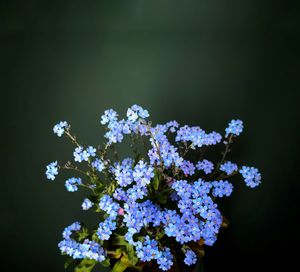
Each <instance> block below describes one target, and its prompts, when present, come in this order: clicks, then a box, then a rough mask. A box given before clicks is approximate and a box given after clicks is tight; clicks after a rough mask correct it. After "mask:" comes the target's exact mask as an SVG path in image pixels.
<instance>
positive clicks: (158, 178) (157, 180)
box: [152, 171, 160, 191]
mask: <svg viewBox="0 0 300 272" xmlns="http://www.w3.org/2000/svg"><path fill="white" fill-rule="evenodd" d="M159 180H160V174H159V172H158V171H155V176H154V179H153V182H152V184H153V188H154V190H155V191H157V190H158V187H159Z"/></svg>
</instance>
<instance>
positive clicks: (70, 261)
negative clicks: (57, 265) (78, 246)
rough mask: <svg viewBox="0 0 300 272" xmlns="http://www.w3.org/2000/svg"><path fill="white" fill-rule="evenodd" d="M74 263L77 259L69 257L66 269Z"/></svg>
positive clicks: (65, 265)
mask: <svg viewBox="0 0 300 272" xmlns="http://www.w3.org/2000/svg"><path fill="white" fill-rule="evenodd" d="M72 263H75V260H74V259H73V258H68V259H67V260H66V261H65V264H64V269H67V268H68V267H69V266H70V265H71V264H72Z"/></svg>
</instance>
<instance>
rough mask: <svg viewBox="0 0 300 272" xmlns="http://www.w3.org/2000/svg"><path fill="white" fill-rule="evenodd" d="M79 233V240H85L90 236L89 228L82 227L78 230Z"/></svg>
mask: <svg viewBox="0 0 300 272" xmlns="http://www.w3.org/2000/svg"><path fill="white" fill-rule="evenodd" d="M77 235H78V241H80V242H81V241H83V240H84V239H86V238H87V237H88V236H89V231H88V229H87V228H81V230H80V231H78V232H77Z"/></svg>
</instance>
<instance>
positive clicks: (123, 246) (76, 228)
mask: <svg viewBox="0 0 300 272" xmlns="http://www.w3.org/2000/svg"><path fill="white" fill-rule="evenodd" d="M148 117H149V113H148V111H147V110H145V109H143V108H142V107H140V106H137V105H133V106H132V107H131V108H129V109H128V111H127V118H126V119H121V120H119V119H118V114H117V112H115V111H114V110H112V109H110V110H106V111H105V112H104V114H103V115H102V117H101V124H103V125H105V126H106V129H107V132H106V133H105V136H104V137H105V138H106V139H107V141H106V143H105V144H104V145H103V147H102V146H99V147H98V148H95V147H92V146H84V145H82V144H80V143H79V142H78V140H77V138H76V137H75V136H74V135H73V134H72V132H71V126H70V125H69V124H68V123H67V122H60V123H58V124H57V125H55V126H54V128H53V131H54V133H55V134H57V136H59V137H61V136H63V135H65V136H67V137H68V138H69V139H70V140H71V141H72V142H73V143H74V144H75V145H76V148H75V150H74V153H73V155H74V162H70V161H69V162H67V163H65V164H58V162H57V161H55V162H52V163H50V164H49V165H48V166H47V170H46V176H47V178H48V179H49V180H52V181H53V180H54V179H55V177H56V175H57V174H58V172H59V171H60V170H63V169H68V170H74V171H75V172H76V173H77V174H78V176H76V177H71V178H69V179H68V180H66V182H65V186H66V189H67V190H68V191H69V192H75V191H77V190H78V188H79V187H83V188H85V189H88V190H89V191H90V194H89V195H88V196H87V198H85V199H84V200H83V203H82V209H83V210H93V211H94V212H96V213H97V215H98V220H99V221H98V222H96V224H97V225H96V227H95V228H90V229H88V228H87V227H86V226H84V225H83V224H80V223H79V222H75V223H73V224H71V225H70V226H68V227H66V228H65V230H64V231H63V240H62V241H61V242H60V243H59V245H58V246H59V248H60V250H61V252H62V253H63V254H64V255H68V256H69V257H70V260H69V261H68V262H67V264H69V263H71V262H74V265H75V271H76V272H88V271H92V270H93V269H94V270H96V268H97V267H96V265H98V264H101V265H103V266H106V267H111V271H112V272H121V271H125V270H126V271H129V270H136V271H146V270H147V269H148V271H156V270H157V271H160V270H163V271H189V267H190V268H193V266H194V265H195V263H196V261H197V258H198V257H202V256H203V254H204V250H203V248H204V245H207V246H212V245H213V244H214V242H215V241H216V239H217V234H218V233H219V230H220V228H221V227H222V226H226V225H227V221H226V219H225V217H224V216H223V215H222V214H221V212H220V210H219V209H218V205H217V203H216V200H217V198H221V197H224V196H227V197H228V196H230V195H231V193H232V191H233V185H232V184H231V183H230V182H229V181H228V179H229V178H230V177H232V176H234V175H236V174H241V176H242V177H243V179H244V181H245V183H246V185H247V186H248V187H251V188H253V187H256V186H257V185H259V184H260V182H261V175H260V173H259V172H258V170H257V169H256V168H254V167H248V166H238V165H237V164H235V163H232V162H230V161H226V156H227V154H228V153H229V152H230V146H231V144H232V143H233V140H234V139H235V138H236V137H237V136H239V135H240V134H241V132H242V131H243V122H242V121H240V120H232V121H231V122H230V123H229V125H228V127H227V128H226V129H225V136H224V138H225V139H224V140H223V144H224V145H225V150H224V152H223V154H222V157H221V160H220V161H219V162H218V163H216V164H214V163H212V162H211V161H209V160H207V159H204V152H205V151H206V149H207V147H209V146H213V145H217V144H219V143H221V142H222V136H221V134H219V133H217V132H210V133H207V132H205V131H204V130H203V129H201V128H200V127H197V126H193V127H190V126H187V125H185V126H179V124H178V123H177V122H176V121H171V122H168V123H166V124H158V125H156V126H153V125H152V124H151V122H149V121H147V118H148ZM125 135H129V136H130V139H131V148H132V150H133V153H134V156H133V158H125V159H123V160H119V159H118V154H117V152H116V149H115V144H116V143H120V142H122V140H123V138H124V136H125ZM141 148H142V151H139V149H141ZM82 163H86V164H85V166H82V168H79V164H80V166H81V165H82Z"/></svg>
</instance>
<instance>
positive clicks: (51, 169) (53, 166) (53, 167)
mask: <svg viewBox="0 0 300 272" xmlns="http://www.w3.org/2000/svg"><path fill="white" fill-rule="evenodd" d="M57 174H58V167H57V161H55V162H51V163H50V164H48V165H47V166H46V176H47V179H50V180H54V179H55V176H56V175H57Z"/></svg>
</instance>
